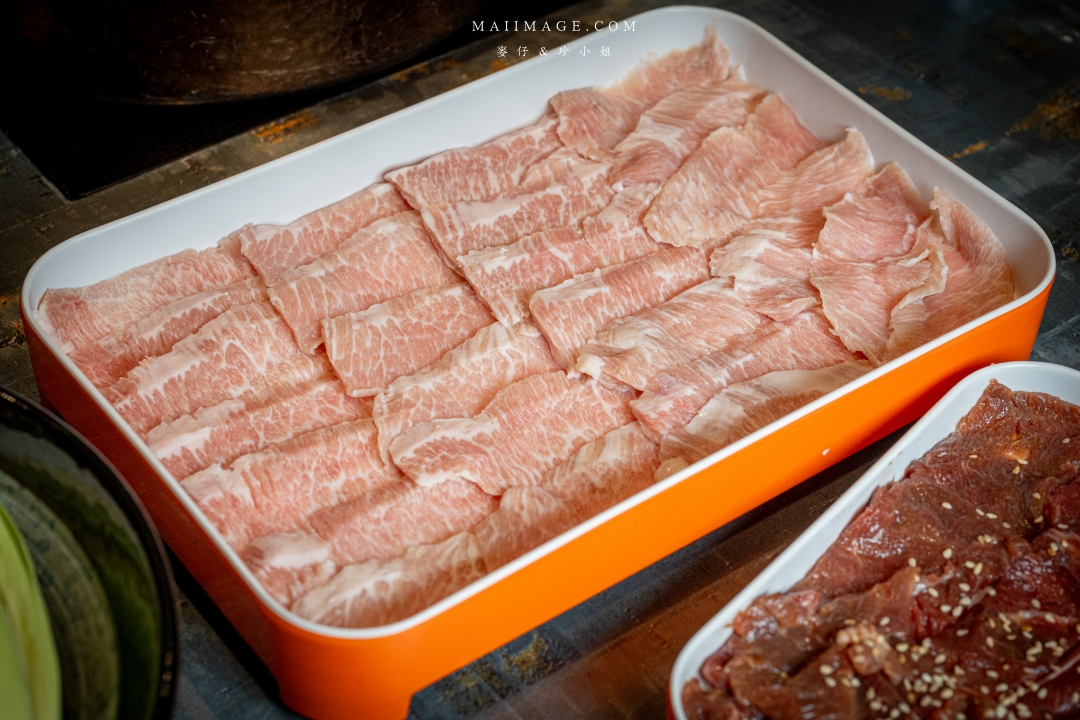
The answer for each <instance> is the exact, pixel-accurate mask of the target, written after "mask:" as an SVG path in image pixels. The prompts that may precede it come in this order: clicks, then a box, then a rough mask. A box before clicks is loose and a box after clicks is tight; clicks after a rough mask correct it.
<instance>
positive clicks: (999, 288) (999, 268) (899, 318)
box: [885, 189, 1016, 360]
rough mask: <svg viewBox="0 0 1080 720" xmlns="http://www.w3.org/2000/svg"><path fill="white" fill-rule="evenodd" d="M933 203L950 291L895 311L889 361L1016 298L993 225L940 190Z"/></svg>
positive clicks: (887, 353) (1013, 280)
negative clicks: (988, 224) (991, 226)
mask: <svg viewBox="0 0 1080 720" xmlns="http://www.w3.org/2000/svg"><path fill="white" fill-rule="evenodd" d="M931 205H932V207H933V208H934V209H935V210H936V211H937V215H938V221H939V224H938V225H937V226H935V228H934V230H935V231H940V232H941V234H942V235H943V238H942V240H941V246H942V254H943V255H944V259H945V264H946V266H947V267H948V272H947V274H946V277H945V289H944V290H942V291H941V292H940V293H938V294H936V295H925V296H923V297H921V298H918V299H916V300H914V301H913V302H910V303H908V304H907V305H904V306H902V307H897V308H895V309H894V310H893V312H892V318H891V322H890V335H889V342H888V346H887V348H886V354H885V359H886V360H891V359H893V358H895V357H899V356H900V355H903V354H904V353H906V352H907V351H908V350H913V349H914V348H917V347H918V346H920V345H922V344H923V343H926V342H929V341H931V340H933V339H934V338H936V337H939V336H941V335H944V334H945V333H947V332H949V331H950V330H953V329H955V328H958V327H960V326H961V325H963V324H964V323H967V322H971V321H972V320H974V319H975V318H977V317H979V316H980V315H984V314H985V313H988V312H990V311H991V310H993V309H994V308H997V307H1001V306H1002V305H1004V304H1005V303H1007V302H1010V301H1011V300H1012V299H1013V298H1014V297H1015V296H1016V282H1015V279H1014V278H1013V272H1012V267H1011V266H1010V265H1009V259H1008V258H1007V257H1006V256H1005V248H1003V247H1002V246H1001V242H1000V241H998V239H997V238H996V237H995V236H994V233H993V232H992V231H991V230H990V228H988V227H986V225H984V224H983V223H982V222H981V221H980V220H979V219H978V218H977V217H975V216H974V215H973V214H972V213H971V212H970V211H969V210H968V209H967V208H965V207H964V206H963V205H961V204H960V203H958V202H956V201H955V200H952V199H950V198H948V197H946V196H945V195H943V194H942V193H941V191H939V190H937V189H935V190H934V202H933V203H931Z"/></svg>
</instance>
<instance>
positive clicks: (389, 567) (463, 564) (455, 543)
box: [292, 533, 487, 627]
mask: <svg viewBox="0 0 1080 720" xmlns="http://www.w3.org/2000/svg"><path fill="white" fill-rule="evenodd" d="M486 571H487V569H486V567H485V566H484V559H483V557H481V555H480V546H479V545H478V544H477V542H476V537H475V536H474V535H473V534H472V533H458V534H457V535H454V536H453V537H452V538H450V539H449V540H444V541H443V542H441V543H438V544H437V545H414V546H412V547H410V548H409V549H408V550H406V551H405V554H404V555H399V556H397V557H395V558H391V559H389V560H368V561H367V562H363V563H359V564H356V565H349V566H347V567H344V568H342V569H341V570H340V571H339V572H338V574H337V575H335V576H334V577H333V578H332V579H331V580H330V581H329V582H328V583H326V584H325V585H322V586H320V587H317V588H315V589H314V590H312V591H311V592H309V593H308V594H307V595H304V596H303V597H302V598H300V599H298V600H297V601H296V602H295V603H294V604H293V607H292V611H293V612H295V613H296V614H297V615H299V616H300V617H303V618H307V619H308V620H311V621H313V622H317V623H321V624H323V625H332V626H335V627H378V626H380V625H389V624H390V623H392V622H397V621H398V620H404V619H405V618H407V617H411V616H412V615H415V614H416V613H418V612H420V611H421V610H423V609H424V608H426V607H429V606H431V605H434V604H435V603H436V602H438V601H439V600H442V599H443V598H444V597H446V596H448V595H450V594H452V593H454V592H456V591H457V590H460V589H461V588H463V587H465V586H466V585H468V584H469V583H471V582H473V581H474V580H479V579H480V578H482V577H483V576H484V574H485V573H486Z"/></svg>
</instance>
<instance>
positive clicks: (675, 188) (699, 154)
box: [645, 94, 824, 246]
mask: <svg viewBox="0 0 1080 720" xmlns="http://www.w3.org/2000/svg"><path fill="white" fill-rule="evenodd" d="M823 146H824V143H822V142H821V141H820V140H818V139H817V138H816V137H814V135H813V133H811V132H810V131H809V130H807V129H806V128H804V127H803V126H802V124H801V123H800V122H799V119H798V118H797V117H796V116H795V113H794V112H792V110H791V108H789V107H788V106H787V104H786V103H785V102H784V101H783V100H781V99H780V96H779V95H775V94H769V95H768V96H767V97H766V98H765V99H764V100H762V101H761V103H759V104H758V106H757V107H756V108H755V109H754V112H753V113H751V114H750V116H749V117H748V118H747V120H746V124H745V125H744V126H743V127H742V128H729V127H722V128H720V129H719V130H716V131H715V132H713V133H712V134H711V135H709V136H708V137H707V138H705V140H704V141H703V142H702V143H701V146H700V147H699V148H698V149H697V150H696V151H695V152H694V153H693V154H692V155H691V156H690V157H688V158H687V159H686V162H684V163H683V164H682V167H680V168H679V170H678V172H676V173H675V174H674V175H672V176H671V178H670V179H669V180H668V181H667V182H666V183H665V184H664V187H663V189H662V190H661V191H660V194H659V195H658V196H657V198H656V200H655V201H654V202H653V204H652V207H650V208H649V212H648V214H646V215H645V227H646V228H648V230H649V234H650V235H652V236H653V238H655V239H656V240H658V241H660V242H666V243H669V244H671V245H678V246H682V245H692V246H698V245H704V244H707V243H708V244H716V243H719V242H721V241H723V240H724V239H725V238H726V237H727V236H728V235H730V234H731V233H732V232H734V231H735V230H738V229H739V228H740V227H741V226H742V225H744V224H745V223H746V222H747V221H748V220H750V219H752V218H754V217H756V216H757V214H758V205H759V202H760V201H761V198H762V193H763V191H764V190H765V188H767V187H768V186H769V185H771V184H773V183H774V182H776V181H777V180H779V179H780V178H781V177H782V176H783V175H784V173H786V172H787V171H789V170H791V169H793V168H794V167H795V166H796V165H798V164H799V162H800V161H801V160H802V159H803V158H805V157H806V156H807V155H809V154H810V153H812V152H814V151H815V150H818V149H820V148H821V147H823Z"/></svg>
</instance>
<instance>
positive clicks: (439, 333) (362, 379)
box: [323, 283, 494, 397]
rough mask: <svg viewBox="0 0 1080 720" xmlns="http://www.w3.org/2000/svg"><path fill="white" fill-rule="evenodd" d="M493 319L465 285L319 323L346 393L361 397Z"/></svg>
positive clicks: (425, 292) (417, 293) (406, 297)
mask: <svg viewBox="0 0 1080 720" xmlns="http://www.w3.org/2000/svg"><path fill="white" fill-rule="evenodd" d="M493 319H494V318H492V317H491V313H490V312H488V309H487V306H486V305H484V303H482V302H481V301H480V299H479V298H478V297H476V293H474V292H473V291H472V288H470V287H469V285H468V283H455V284H453V285H442V286H439V287H434V288H423V289H421V290H416V291H415V292H412V293H409V294H408V295H403V296H401V297H398V298H393V299H392V300H387V301H386V302H384V303H380V304H378V305H372V306H371V307H369V308H368V309H367V310H362V311H360V312H358V313H352V314H349V315H342V316H340V317H336V318H333V319H332V320H324V321H323V338H324V339H325V341H326V354H327V356H328V357H329V358H330V362H331V364H333V366H334V370H336V371H337V374H338V377H340V378H341V380H342V382H344V383H345V387H346V388H347V389H348V392H349V394H350V395H352V396H354V397H365V396H369V395H375V394H377V393H378V392H379V391H380V390H382V389H384V388H385V387H386V386H387V385H389V384H390V383H391V382H393V381H394V379H396V378H398V377H401V376H402V375H411V374H412V373H414V372H416V371H417V370H419V369H420V368H423V367H427V366H428V365H430V364H431V363H433V362H435V361H436V360H438V359H439V358H440V357H442V355H443V353H445V352H446V351H448V350H450V349H451V348H453V347H456V346H457V345H459V344H461V343H462V342H464V341H465V340H467V339H468V338H470V337H472V335H473V333H475V332H476V331H477V330H479V329H480V328H482V327H487V326H488V325H490V324H491V322H492V320H493Z"/></svg>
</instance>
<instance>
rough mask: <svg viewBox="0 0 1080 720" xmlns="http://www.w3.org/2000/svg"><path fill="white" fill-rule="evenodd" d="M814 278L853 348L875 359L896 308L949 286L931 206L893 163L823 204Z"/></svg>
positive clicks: (812, 266)
mask: <svg viewBox="0 0 1080 720" xmlns="http://www.w3.org/2000/svg"><path fill="white" fill-rule="evenodd" d="M825 217H826V220H825V226H824V227H823V228H822V229H821V233H820V235H818V241H817V243H816V244H815V245H814V256H813V260H812V261H811V263H810V282H811V283H812V284H813V285H814V287H816V288H817V289H818V291H819V292H820V293H821V304H822V309H823V310H824V311H825V315H826V316H827V317H828V318H829V320H830V321H831V322H832V325H833V327H834V328H835V329H836V332H837V334H838V335H839V336H840V338H841V339H842V340H843V342H844V344H845V345H846V346H847V347H848V348H849V349H850V350H851V351H852V352H861V353H863V354H864V355H866V357H867V359H868V360H870V362H872V363H874V364H875V365H879V364H881V362H882V361H883V360H884V357H885V350H886V348H885V346H886V343H887V342H888V339H889V321H890V317H891V314H892V312H893V309H894V308H896V307H897V306H898V305H901V306H902V305H906V304H907V303H908V302H912V301H914V300H916V299H917V298H919V297H922V296H923V295H925V294H933V293H935V292H940V291H941V289H942V288H943V287H944V285H945V261H944V259H943V258H942V254H941V244H940V241H939V236H937V235H936V234H935V233H934V232H932V230H931V228H930V224H929V222H927V221H928V220H929V219H930V208H929V207H928V206H927V205H926V203H924V202H923V201H922V198H921V197H919V191H918V190H917V189H916V188H915V186H914V185H913V184H912V183H911V180H910V179H909V178H908V176H907V174H906V173H905V172H904V171H903V170H902V169H900V166H899V165H897V164H896V163H889V164H888V165H886V166H885V168H884V169H883V170H882V171H881V172H879V173H878V174H877V175H874V176H873V177H871V178H869V179H868V180H866V181H865V182H864V183H863V184H862V186H861V187H860V188H859V190H858V191H857V192H855V193H853V194H851V195H849V196H848V197H846V198H845V199H844V200H842V201H840V202H838V203H836V204H835V205H832V206H830V207H828V208H826V209H825Z"/></svg>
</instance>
